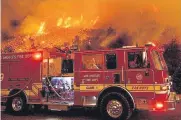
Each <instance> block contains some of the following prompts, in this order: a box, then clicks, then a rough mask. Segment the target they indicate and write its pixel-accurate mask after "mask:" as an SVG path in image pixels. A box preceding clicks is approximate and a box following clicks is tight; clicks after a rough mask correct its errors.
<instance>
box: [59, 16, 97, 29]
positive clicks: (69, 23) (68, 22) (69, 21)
mask: <svg viewBox="0 0 181 120" xmlns="http://www.w3.org/2000/svg"><path fill="white" fill-rule="evenodd" d="M98 20H99V16H97V17H96V19H92V20H85V19H84V16H83V15H82V14H81V16H80V18H78V19H75V18H73V17H71V16H69V17H66V18H62V17H60V18H59V19H58V20H57V27H61V28H70V27H83V28H85V27H88V28H90V27H92V26H94V25H95V24H96V23H97V22H98Z"/></svg>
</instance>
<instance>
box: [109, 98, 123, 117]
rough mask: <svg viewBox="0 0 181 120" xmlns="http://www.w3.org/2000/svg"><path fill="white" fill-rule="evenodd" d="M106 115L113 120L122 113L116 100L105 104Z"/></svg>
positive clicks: (120, 106)
mask: <svg viewBox="0 0 181 120" xmlns="http://www.w3.org/2000/svg"><path fill="white" fill-rule="evenodd" d="M106 109H107V113H108V114H109V116H111V117H113V118H118V117H119V116H121V114H122V112H123V107H122V104H121V103H120V102H119V101H118V100H111V101H109V102H108V104H107V107H106Z"/></svg>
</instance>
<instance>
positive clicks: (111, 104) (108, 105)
mask: <svg viewBox="0 0 181 120" xmlns="http://www.w3.org/2000/svg"><path fill="white" fill-rule="evenodd" d="M100 112H101V115H102V117H103V120H127V119H128V117H129V115H130V114H131V108H130V105H129V102H128V101H127V99H126V98H125V97H124V96H123V95H121V94H119V93H116V92H112V93H109V94H107V95H105V96H104V97H103V99H102V101H101V103H100Z"/></svg>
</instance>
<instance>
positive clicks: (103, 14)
mask: <svg viewBox="0 0 181 120" xmlns="http://www.w3.org/2000/svg"><path fill="white" fill-rule="evenodd" d="M180 4H181V1H180V0H174V1H170V0H159V1H158V0H151V1H148V0H146V1H145V0H139V1H136V0H91V1H88V0H23V1H22V0H2V32H3V35H2V40H3V41H4V40H7V38H11V37H12V36H14V35H16V34H18V35H30V36H32V35H34V34H36V33H37V31H38V29H39V26H40V24H41V23H42V22H46V24H45V27H46V28H45V31H46V33H51V35H49V36H47V37H46V38H47V39H54V41H56V40H57V41H58V40H59V41H61V42H62V43H63V42H65V41H68V42H71V41H72V39H73V38H74V37H75V36H76V35H78V36H79V37H80V39H81V41H83V40H86V41H89V42H90V41H91V44H92V45H94V46H91V47H92V48H90V49H95V48H100V47H107V46H109V47H113V46H119V45H117V43H119V42H120V44H121V45H125V44H126V45H127V44H128V45H135V44H136V43H138V44H139V45H142V44H145V43H146V42H148V41H153V42H156V43H157V44H162V43H165V42H166V41H168V40H170V39H171V38H173V37H177V38H178V40H180V34H181V22H180V21H181V7H180ZM68 17H69V18H70V17H71V18H70V19H69V20H70V21H71V20H80V19H83V20H85V21H84V23H83V24H82V25H81V27H77V28H72V29H73V30H72V29H71V30H72V31H73V32H70V34H69V31H71V30H70V29H65V30H62V29H61V30H60V29H58V30H57V26H56V25H57V20H58V19H59V18H68ZM95 19H96V22H95ZM92 20H94V22H95V24H94V25H93V26H91V27H89V26H88V25H87V24H88V22H90V21H92ZM109 27H111V28H113V29H114V30H115V31H116V35H114V36H113V35H112V34H110V35H109V33H108V32H105V31H107V29H108V28H109ZM83 28H86V29H89V31H88V32H87V33H86V34H85V32H84V34H83V35H85V36H83V35H82V34H80V30H82V29H83ZM93 29H94V30H93ZM91 30H92V31H91ZM57 31H58V32H57ZM101 31H103V32H102V33H100V32H101ZM92 32H96V34H95V33H92ZM55 34H56V35H55ZM107 34H108V35H107ZM58 35H59V36H58ZM50 36H51V37H50ZM52 36H53V37H52ZM62 36H63V37H62ZM125 36H126V37H125ZM127 36H128V38H127ZM117 38H118V42H116V43H113V42H114V41H116V40H117ZM38 40H42V38H41V39H40V38H38ZM44 40H45V39H44ZM45 41H46V40H45ZM47 41H48V40H47ZM93 41H96V42H93ZM84 42H85V41H84ZM89 42H88V44H89ZM38 44H39V42H37V45H38ZM51 44H53V43H51ZM56 44H57V43H56ZM96 45H97V46H96Z"/></svg>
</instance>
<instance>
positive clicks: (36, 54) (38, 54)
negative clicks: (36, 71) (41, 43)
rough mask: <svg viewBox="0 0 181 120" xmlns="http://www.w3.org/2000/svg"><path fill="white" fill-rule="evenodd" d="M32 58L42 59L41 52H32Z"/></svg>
mask: <svg viewBox="0 0 181 120" xmlns="http://www.w3.org/2000/svg"><path fill="white" fill-rule="evenodd" d="M33 59H34V60H42V54H41V53H34V54H33Z"/></svg>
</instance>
